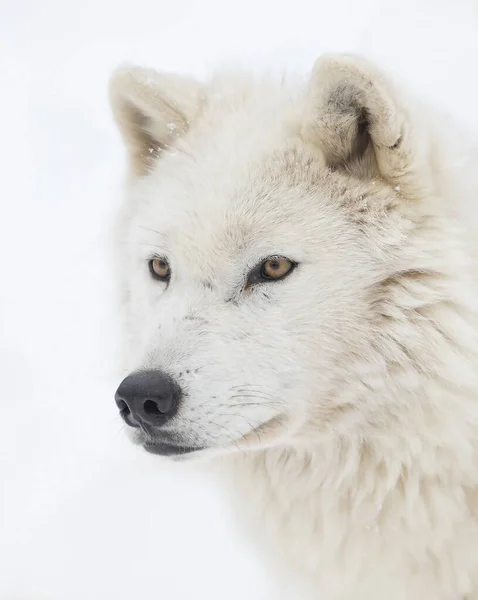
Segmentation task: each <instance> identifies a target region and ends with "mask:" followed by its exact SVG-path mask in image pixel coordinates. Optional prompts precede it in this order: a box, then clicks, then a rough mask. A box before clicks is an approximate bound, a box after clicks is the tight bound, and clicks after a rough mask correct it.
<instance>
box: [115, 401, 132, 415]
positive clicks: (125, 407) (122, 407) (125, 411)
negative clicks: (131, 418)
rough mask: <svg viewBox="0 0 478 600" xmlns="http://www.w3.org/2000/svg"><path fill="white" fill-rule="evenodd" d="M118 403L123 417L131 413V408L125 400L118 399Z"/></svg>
mask: <svg viewBox="0 0 478 600" xmlns="http://www.w3.org/2000/svg"><path fill="white" fill-rule="evenodd" d="M116 404H117V405H118V408H119V411H120V414H121V416H122V417H126V416H127V415H129V413H130V412H131V411H130V409H129V408H128V405H127V404H126V402H125V401H124V400H117V401H116Z"/></svg>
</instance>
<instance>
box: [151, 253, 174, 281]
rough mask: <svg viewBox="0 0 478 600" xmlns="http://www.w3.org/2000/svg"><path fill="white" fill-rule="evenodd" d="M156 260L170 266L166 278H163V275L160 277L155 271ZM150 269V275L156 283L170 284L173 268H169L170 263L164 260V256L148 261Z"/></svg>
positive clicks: (153, 257)
mask: <svg viewBox="0 0 478 600" xmlns="http://www.w3.org/2000/svg"><path fill="white" fill-rule="evenodd" d="M155 260H161V261H163V262H164V263H165V264H166V265H167V266H168V274H167V275H166V276H165V277H161V275H158V274H157V273H156V271H155V270H154V267H153V262H154V261H155ZM148 268H149V273H150V275H151V277H152V278H153V279H155V280H156V281H163V282H168V281H169V280H170V278H171V267H170V266H169V261H168V260H167V259H166V258H164V256H152V257H151V258H150V259H149V260H148Z"/></svg>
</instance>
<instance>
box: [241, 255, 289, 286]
mask: <svg viewBox="0 0 478 600" xmlns="http://www.w3.org/2000/svg"><path fill="white" fill-rule="evenodd" d="M296 266H297V263H295V262H294V261H292V260H290V259H288V258H285V257H284V256H270V257H269V258H266V260H264V261H262V262H261V263H260V264H259V265H257V266H256V267H254V269H252V271H251V272H250V273H249V276H248V278H247V285H248V286H249V285H253V284H255V283H260V282H261V281H262V282H263V281H278V280H279V279H284V278H285V277H287V275H289V274H290V273H292V271H293V270H294V269H295V267H296Z"/></svg>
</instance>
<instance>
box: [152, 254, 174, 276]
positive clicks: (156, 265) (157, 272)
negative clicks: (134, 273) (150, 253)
mask: <svg viewBox="0 0 478 600" xmlns="http://www.w3.org/2000/svg"><path fill="white" fill-rule="evenodd" d="M149 272H150V273H151V275H152V276H153V277H154V279H157V280H158V281H169V278H170V277H171V269H170V268H169V264H168V262H167V261H166V260H165V259H164V258H158V257H155V258H152V259H151V260H150V261H149Z"/></svg>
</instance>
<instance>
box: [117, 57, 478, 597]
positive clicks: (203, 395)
mask: <svg viewBox="0 0 478 600" xmlns="http://www.w3.org/2000/svg"><path fill="white" fill-rule="evenodd" d="M110 90H111V103H112V108H113V113H114V116H115V119H116V121H117V123H118V126H119V129H120V131H121V133H122V136H123V138H124V140H125V142H126V147H127V150H128V156H129V173H128V178H127V182H126V193H125V200H124V204H123V207H122V210H121V214H120V217H119V221H118V244H117V249H116V261H117V267H118V279H119V281H120V285H121V294H122V296H121V298H122V307H123V309H124V319H125V331H126V338H125V342H124V347H125V350H126V351H127V354H126V356H125V368H126V373H128V376H127V377H126V378H125V379H124V381H123V382H122V383H121V385H120V387H119V388H118V390H117V393H116V403H117V405H118V408H119V410H120V413H121V415H122V417H123V419H124V420H125V421H126V423H127V424H128V425H129V426H130V427H129V428H128V429H129V430H130V431H131V432H132V433H133V434H134V437H135V440H136V442H137V443H140V444H142V445H143V446H144V447H145V449H146V450H148V451H150V452H153V453H156V454H160V455H169V456H173V457H176V458H177V457H181V458H183V459H184V458H188V457H191V456H204V457H205V458H207V457H210V459H211V460H215V461H217V462H218V464H221V465H224V466H226V468H227V472H228V473H229V474H230V475H231V479H232V483H233V494H232V495H233V497H234V499H235V501H236V502H237V504H238V508H240V509H241V510H242V511H243V513H244V516H245V517H246V521H245V522H248V523H249V524H250V525H251V531H255V532H256V533H257V532H258V533H259V536H258V538H259V539H260V540H261V543H263V544H264V546H265V550H266V552H267V553H268V554H269V556H275V557H276V559H277V564H278V565H279V566H281V565H283V566H284V568H282V567H281V569H282V570H283V571H284V570H285V567H286V568H287V570H289V571H290V573H293V574H294V576H296V577H297V580H298V581H301V582H302V583H304V584H306V585H307V587H308V590H310V597H311V598H316V599H321V600H338V599H341V600H384V599H387V600H465V599H466V600H476V599H478V262H477V245H478V230H477V229H476V227H475V225H474V223H475V224H476V219H475V222H473V215H474V214H476V212H477V206H476V205H477V203H478V176H477V173H478V161H477V156H476V151H475V159H474V162H473V155H472V151H471V150H470V148H468V147H467V146H466V143H465V137H464V136H461V135H452V134H453V130H450V131H447V124H446V123H445V122H444V121H443V120H442V119H441V118H438V119H434V117H433V114H432V111H431V110H429V109H427V108H423V107H420V106H419V105H418V103H417V102H415V101H413V100H411V99H409V98H408V97H407V95H406V94H404V93H403V91H402V89H401V86H398V85H397V84H394V83H392V81H390V80H389V78H388V77H387V76H386V75H385V74H384V73H382V72H381V71H380V70H378V69H377V68H376V67H375V66H374V65H372V64H370V63H369V62H368V61H366V60H365V59H363V58H360V57H353V56H342V55H338V56H336V55H332V56H331V55H327V56H323V57H321V58H319V59H318V61H317V62H316V64H315V66H314V68H313V70H312V73H311V75H310V78H309V79H308V81H307V82H306V83H303V84H302V83H293V82H292V83H290V84H289V83H287V82H285V81H276V80H275V79H274V78H272V77H263V78H258V77H253V76H249V75H247V74H244V73H229V74H219V75H217V76H216V77H214V78H212V80H211V81H209V82H208V83H204V84H203V83H199V82H197V81H194V80H192V79H189V78H187V77H182V76H176V75H172V74H164V73H157V72H154V71H151V70H147V69H142V68H136V67H132V68H128V67H125V68H121V69H119V70H118V71H117V72H116V73H115V74H114V75H113V77H112V80H111V88H110ZM307 593H309V592H307ZM296 597H297V598H299V599H300V600H301V598H302V597H301V596H299V595H297V596H294V598H296Z"/></svg>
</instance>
